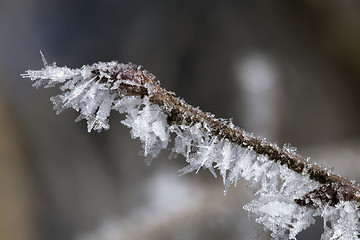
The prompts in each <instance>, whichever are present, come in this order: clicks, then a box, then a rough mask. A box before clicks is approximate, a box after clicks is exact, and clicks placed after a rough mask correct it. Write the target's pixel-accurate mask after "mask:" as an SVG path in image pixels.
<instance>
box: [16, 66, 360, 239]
mask: <svg viewBox="0 0 360 240" xmlns="http://www.w3.org/2000/svg"><path fill="white" fill-rule="evenodd" d="M44 63H45V67H44V68H43V69H41V70H39V71H34V70H28V71H27V72H26V74H23V75H22V76H23V77H26V78H30V79H31V80H33V81H35V83H34V86H35V87H40V86H42V85H43V86H44V87H53V86H55V85H56V84H60V90H61V91H62V93H61V94H59V95H57V96H55V97H52V98H51V101H52V102H53V103H54V109H55V110H56V111H57V113H60V112H61V111H62V110H64V109H66V108H73V109H75V110H76V111H78V112H79V117H78V118H77V119H76V121H79V120H81V119H86V121H87V123H88V131H89V132H90V131H91V130H97V131H101V130H102V129H108V128H109V123H108V119H107V118H108V116H109V114H110V111H111V110H115V111H118V112H120V113H123V114H125V115H126V118H125V120H123V121H122V123H123V124H124V125H126V126H127V127H129V128H130V129H131V130H130V132H131V137H132V138H139V139H140V140H141V142H142V145H143V149H144V152H143V154H144V155H145V156H146V159H147V163H150V161H151V159H153V158H155V157H157V156H158V154H159V153H160V151H161V150H162V149H166V148H168V144H169V142H170V141H173V143H172V147H171V151H172V155H182V156H184V157H185V159H186V162H187V163H188V165H187V166H186V167H184V168H183V169H181V170H180V171H179V172H180V174H185V173H190V172H196V173H197V172H198V171H199V170H200V169H202V168H204V169H208V170H209V171H210V172H211V173H212V174H213V175H214V176H215V177H216V176H217V172H218V173H219V174H220V176H221V177H222V179H223V183H224V185H225V190H224V192H225V193H226V192H227V190H228V188H229V187H230V185H231V184H234V185H236V183H237V181H238V180H239V179H240V178H242V179H244V180H246V181H248V182H249V187H250V189H252V190H253V192H254V194H255V195H256V199H254V200H253V201H252V202H250V203H249V204H247V205H245V206H244V209H246V210H247V211H249V212H250V213H251V214H252V215H254V216H255V218H256V221H257V222H258V223H261V224H262V225H264V227H265V229H267V230H270V231H271V232H272V236H273V237H274V238H275V239H295V238H296V235H297V234H298V233H299V232H301V231H302V230H304V229H306V228H307V227H309V226H310V225H311V224H313V223H314V222H315V220H314V217H315V216H321V217H323V218H324V222H325V223H324V229H325V232H324V234H323V235H322V239H357V236H358V234H359V233H358V232H359V222H358V219H359V211H358V205H357V204H356V203H355V202H344V201H340V202H339V203H337V204H336V205H335V206H331V205H325V206H322V205H320V206H319V207H318V208H313V207H311V206H310V207H308V206H301V205H299V204H297V203H296V202H295V201H294V200H295V199H300V198H302V197H303V196H305V195H306V194H307V193H309V192H311V191H314V190H316V189H318V188H319V187H320V186H321V184H320V183H318V182H316V181H314V180H312V179H310V177H309V176H308V174H306V172H302V173H297V172H295V171H293V170H291V169H289V168H288V167H287V166H286V165H281V164H280V163H278V162H276V161H270V159H269V156H268V155H266V154H257V153H256V152H255V151H254V150H253V149H252V148H251V147H246V146H245V145H242V146H241V145H239V144H236V143H234V142H232V141H230V140H228V139H226V138H219V137H218V136H215V135H213V134H211V133H209V126H207V125H206V124H204V123H200V122H198V121H196V120H194V119H193V116H187V117H188V118H189V120H188V121H178V122H177V124H169V118H168V115H167V113H168V112H171V109H167V106H166V104H164V105H159V104H156V103H154V102H152V101H150V98H151V97H152V94H153V93H154V92H155V91H156V88H154V86H153V85H152V84H149V83H148V82H147V81H146V77H144V76H150V79H151V80H154V77H153V76H152V75H150V74H149V73H147V72H146V71H144V70H142V69H141V68H140V67H138V66H136V65H132V64H121V63H117V62H109V63H96V64H93V65H86V66H83V67H82V68H80V69H69V68H67V67H57V66H56V65H55V64H53V65H48V64H47V63H46V62H44ZM154 84H155V82H154ZM120 86H126V87H127V88H128V90H129V89H130V90H129V91H130V92H131V91H133V92H136V93H139V94H127V93H126V91H125V92H123V91H121V90H119V89H120V88H121V87H120ZM142 88H144V89H145V90H144V89H142ZM141 91H143V92H144V91H145V92H146V93H147V94H142V92H141ZM206 116H208V117H213V116H210V115H209V114H208V115H206ZM175 117H176V115H175ZM222 121H223V122H224V120H222ZM189 122H190V123H189ZM230 125H231V127H233V126H232V123H231V122H230ZM172 135H174V136H175V138H174V139H173V140H171V136H172ZM249 136H250V135H249ZM275 147H277V146H275ZM283 149H284V152H286V153H288V154H291V155H296V148H294V147H292V146H290V145H285V146H284V148H283ZM304 171H306V170H304ZM314 201H315V200H314Z"/></svg>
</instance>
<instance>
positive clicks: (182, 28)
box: [0, 0, 360, 240]
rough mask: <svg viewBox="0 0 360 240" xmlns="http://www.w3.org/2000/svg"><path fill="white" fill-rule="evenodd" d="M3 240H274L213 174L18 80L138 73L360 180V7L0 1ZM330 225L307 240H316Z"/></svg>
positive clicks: (242, 188)
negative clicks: (107, 66) (191, 170)
mask: <svg viewBox="0 0 360 240" xmlns="http://www.w3.org/2000/svg"><path fill="white" fill-rule="evenodd" d="M0 6H1V7H0V239H11V240H25V239H26V240H35V239H36V240H48V239H52V240H64V239H70V240H123V239H130V240H133V239H150V240H155V239H156V240H165V239H171V240H201V239H208V240H212V239H230V240H239V239H269V233H268V232H264V231H263V229H262V227H261V226H258V225H256V224H255V222H254V221H253V220H252V219H249V218H248V215H247V213H246V212H245V211H244V210H243V209H242V206H243V205H244V204H245V203H247V202H249V201H250V200H251V198H252V196H251V193H249V192H248V191H247V190H246V183H244V182H239V183H238V186H237V187H236V188H233V187H232V188H231V189H230V190H229V192H228V194H227V195H226V196H224V195H223V185H222V181H221V179H215V178H213V176H212V175H211V174H210V173H209V172H207V171H200V172H199V173H198V174H197V175H195V174H190V175H185V176H181V177H179V176H178V173H177V170H178V169H180V168H182V167H183V166H184V165H185V164H184V159H183V158H180V157H179V158H177V159H175V160H174V159H171V160H168V154H169V152H166V151H164V152H163V154H162V155H161V156H160V157H159V158H158V159H156V160H154V161H153V163H152V165H151V166H150V167H148V166H146V164H145V163H144V161H143V159H144V157H142V156H141V155H139V154H138V153H139V151H141V146H140V142H139V141H138V140H133V139H130V134H129V130H128V129H126V127H124V126H123V125H121V123H120V120H121V119H123V117H122V116H120V115H119V114H116V113H113V114H112V116H111V119H110V123H111V129H110V130H109V131H106V132H101V133H90V134H88V133H87V131H86V126H85V125H86V123H85V122H84V121H82V122H80V123H75V122H74V119H75V118H76V117H77V113H76V112H75V111H71V110H68V111H65V112H63V113H62V114H60V115H59V116H57V115H56V114H55V112H54V111H53V110H52V105H51V103H50V101H49V97H50V96H53V95H55V94H57V91H56V89H46V90H36V89H34V88H32V87H31V85H32V83H31V82H30V81H29V80H28V79H21V77H20V74H21V73H24V71H25V70H27V69H40V68H42V65H43V64H42V62H41V58H40V54H39V51H40V50H42V51H43V53H44V54H45V56H46V58H47V60H48V61H49V62H53V61H56V62H57V64H58V66H63V65H67V66H68V67H80V66H82V65H83V64H91V63H93V62H98V61H110V60H118V61H119V62H133V63H136V64H141V65H143V66H144V67H145V69H147V70H149V71H150V72H152V73H153V74H155V75H156V76H157V77H158V78H159V79H160V81H161V84H162V86H163V87H165V88H166V89H169V90H171V91H174V92H176V93H177V95H178V96H180V97H182V98H184V99H185V100H186V101H187V102H188V103H190V104H192V105H194V106H200V107H201V109H202V110H204V111H207V112H212V113H214V114H215V115H216V116H217V117H221V118H233V121H234V123H235V124H236V125H238V126H240V127H242V128H244V129H246V130H247V131H249V132H253V133H255V134H256V135H260V136H262V137H266V138H267V139H269V140H270V141H274V142H277V143H278V144H279V145H283V144H284V143H288V142H290V143H291V144H292V145H294V146H296V147H298V149H299V153H300V154H301V155H303V156H304V157H307V156H311V157H312V160H313V161H316V162H320V163H322V164H323V165H324V166H327V167H334V168H335V172H337V173H340V174H341V175H343V176H347V177H348V178H351V179H355V180H360V179H359V178H360V174H359V173H360V161H359V156H360V155H359V154H360V148H359V147H360V138H359V136H360V124H359V122H360V108H359V104H360V99H359V93H360V81H359V80H360V14H359V13H360V2H359V1H355V0H349V1H335V0H329V1H326V3H323V2H322V1H311V0H299V1H285V0H278V1H271V2H270V1H260V0H238V1H235V0H226V1H185V0H183V1H165V0H156V1H145V0H132V1H130V0H117V1H116V0H102V1H99V0H87V1H74V0H71V1H70V0H61V1H60V0H52V1H45V0H27V1H24V0H1V1H0ZM322 224H323V223H322V221H321V219H319V221H317V223H316V224H315V225H314V226H312V227H311V228H309V229H308V230H307V231H305V232H302V233H301V234H300V235H299V239H319V236H320V235H321V233H322Z"/></svg>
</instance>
